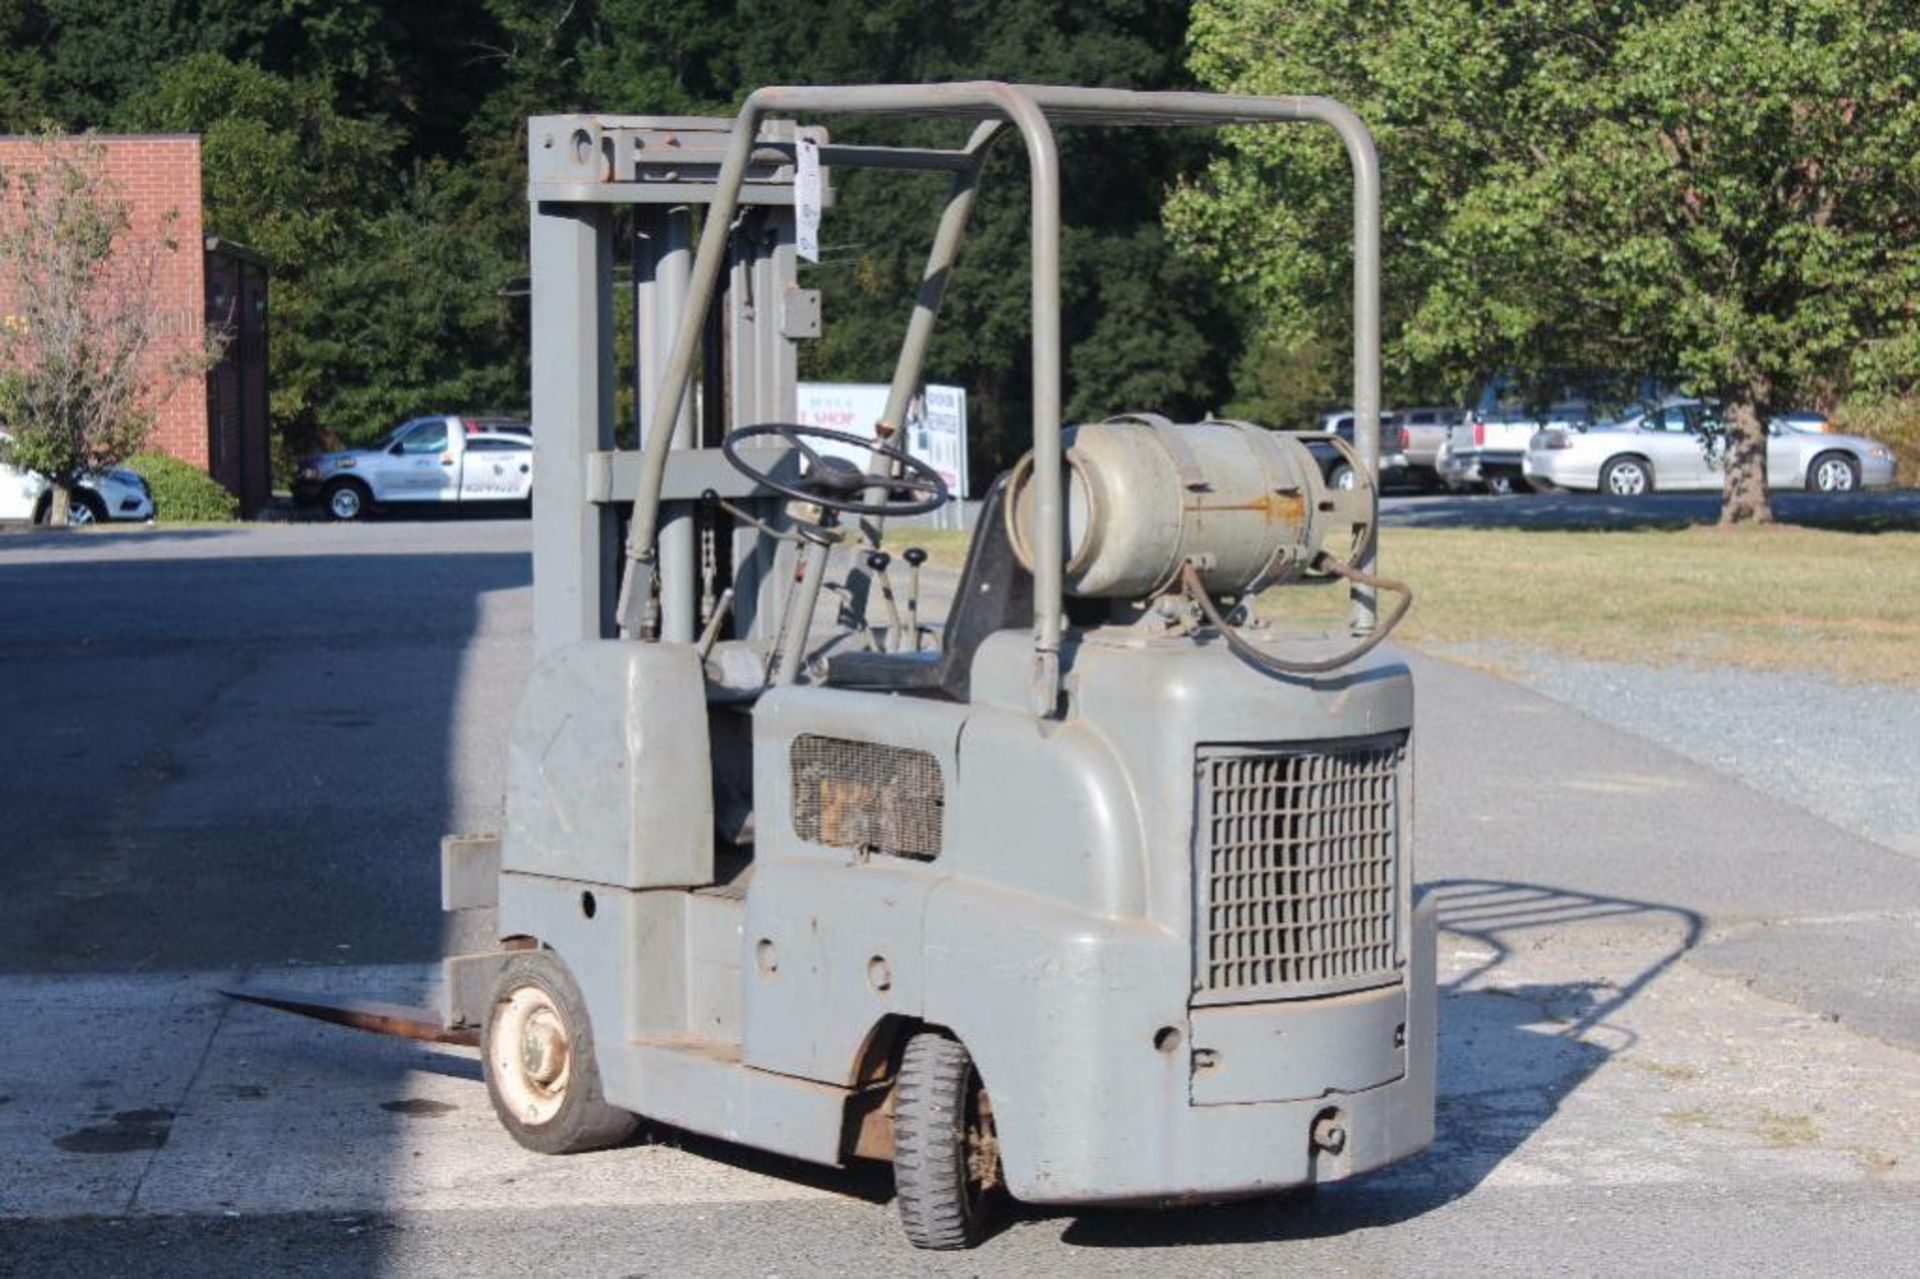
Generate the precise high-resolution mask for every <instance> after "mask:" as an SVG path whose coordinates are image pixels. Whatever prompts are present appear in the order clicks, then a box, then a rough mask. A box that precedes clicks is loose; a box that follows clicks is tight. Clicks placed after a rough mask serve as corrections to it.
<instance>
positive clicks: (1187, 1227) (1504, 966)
mask: <svg viewBox="0 0 1920 1279" xmlns="http://www.w3.org/2000/svg"><path fill="white" fill-rule="evenodd" d="M1422 893H1423V895H1424V896H1428V897H1431V898H1432V899H1434V900H1435V901H1436V904H1437V906H1438V908H1439V917H1440V928H1441V931H1442V933H1443V934H1444V936H1443V938H1442V941H1441V956H1442V962H1441V984H1440V1066H1439V1101H1438V1106H1437V1109H1436V1115H1435V1128H1436V1131H1435V1136H1434V1142H1433V1145H1432V1146H1430V1147H1429V1148H1428V1149H1427V1150H1426V1151H1424V1152H1422V1153H1421V1154H1420V1155H1418V1156H1417V1157H1415V1158H1413V1159H1410V1160H1408V1161H1406V1162H1405V1163H1402V1164H1397V1165H1394V1166H1393V1167H1391V1168H1386V1169H1383V1170H1381V1171H1380V1172H1378V1173H1374V1174H1371V1175H1368V1176H1363V1177H1358V1178H1355V1179H1354V1180H1353V1181H1351V1182H1337V1183H1332V1184H1330V1185H1328V1186H1327V1187H1326V1188H1324V1189H1322V1190H1319V1191H1317V1192H1316V1191H1314V1190H1312V1189H1307V1190H1303V1191H1296V1192H1294V1193H1292V1194H1290V1195H1288V1196H1285V1197H1283V1198H1279V1199H1274V1198H1268V1199H1261V1200H1246V1201H1242V1202H1238V1203H1230V1204H1213V1205H1205V1206H1195V1207H1186V1208H1175V1209H1169V1210H1167V1211H1164V1212H1158V1213H1143V1212H1138V1211H1107V1210H1099V1211H1089V1212H1081V1213H1077V1214H1073V1215H1072V1217H1071V1219H1070V1220H1069V1221H1068V1222H1067V1224H1066V1227H1065V1230H1064V1231H1063V1233H1062V1235H1061V1238H1062V1241H1063V1242H1065V1243H1068V1244H1074V1245H1079V1246H1083V1247H1092V1248H1137V1247H1178V1246H1183V1245H1192V1244H1221V1243H1271V1242H1280V1241H1284V1240H1289V1239H1314V1238H1329V1237H1336V1236H1339V1235H1343V1234H1347V1233H1349V1232H1350V1231H1355V1230H1363V1229H1370V1228H1374V1227H1379V1226H1385V1225H1392V1224H1394V1223H1396V1222H1400V1221H1405V1220H1407V1219H1409V1218H1413V1217H1417V1216H1420V1215H1421V1214H1423V1213H1427V1212H1430V1211H1432V1210H1434V1209H1436V1208H1439V1207H1441V1206H1443V1205H1445V1204H1447V1203H1450V1202H1452V1201H1453V1200H1455V1199H1459V1198H1461V1197H1463V1196H1465V1195H1467V1194H1468V1193H1470V1192H1471V1191H1473V1190H1474V1189H1475V1188H1476V1187H1477V1186H1479V1185H1480V1183H1481V1182H1482V1181H1484V1180H1486V1178H1487V1177H1488V1176H1489V1175H1490V1174H1492V1173H1493V1171H1494V1170H1495V1169H1497V1168H1498V1167H1499V1166H1500V1165H1501V1164H1502V1163H1504V1162H1505V1161H1506V1160H1507V1158H1508V1157H1509V1156H1511V1155H1512V1154H1513V1152H1514V1151H1516V1150H1517V1149H1519V1147H1520V1146H1521V1145H1522V1144H1523V1143H1525V1142H1526V1141H1527V1139H1528V1138H1529V1137H1531V1136H1532V1135H1533V1134H1534V1133H1535V1132H1537V1131H1538V1130H1539V1129H1540V1128H1541V1127H1543V1126H1544V1125H1545V1124H1547V1123H1548V1122H1549V1121H1550V1120H1551V1119H1552V1118H1553V1116H1554V1115H1555V1114H1556V1113H1557V1112H1558V1111H1559V1109H1560V1104H1561V1102H1562V1101H1563V1100H1564V1099H1565V1098H1567V1097H1568V1096H1570V1095H1571V1094H1572V1093H1573V1092H1574V1090H1576V1089H1577V1088H1579V1087H1580V1086H1581V1085H1582V1084H1583V1083H1585V1082H1586V1080H1587V1079H1588V1078H1590V1077H1591V1076H1592V1075H1593V1073H1594V1072H1595V1071H1596V1070H1598V1069H1599V1068H1600V1067H1601V1066H1602V1065H1604V1064H1605V1063H1606V1062H1607V1061H1608V1060H1609V1059H1611V1058H1612V1057H1613V1056H1615V1055H1616V1054H1618V1053H1621V1052H1624V1051H1627V1050H1629V1049H1631V1048H1632V1047H1634V1045H1635V1044H1636V1043H1637V1042H1638V1037H1637V1035H1635V1034H1634V1033H1633V1032H1632V1031H1630V1030H1628V1029H1626V1028H1625V1027H1622V1026H1620V1025H1618V1024H1617V1023H1615V1022H1614V1021H1613V1020H1612V1019H1613V1018H1614V1017H1615V1015H1616V1014H1617V1013H1619V1011H1620V1010H1621V1009H1622V1008H1624V1007H1625V1006H1626V1005H1627V1004H1629V1003H1631V1002H1632V1001H1633V1000H1634V999H1636V998H1638V997H1639V995H1640V994H1641V993H1642V992H1643V991H1645V990H1646V989H1647V987H1648V986H1650V985H1651V984H1652V983H1653V982H1655V981H1656V980H1658V979H1659V978H1660V976H1661V975H1662V974H1664V973H1666V972H1667V971H1668V970H1669V969H1670V968H1672V967H1673V965H1674V964H1675V963H1677V962H1679V960H1680V958H1681V956H1683V955H1685V954H1686V952H1687V951H1689V950H1691V949H1693V947H1694V946H1695V945H1696V944H1698V942H1699V940H1700V937H1701V933H1702V930H1703V926H1704V925H1703V921H1702V920H1701V918H1700V916H1698V915H1696V914H1695V913H1694V912H1692V911H1690V910H1686V909H1683V908H1681V907H1678V906H1670V905H1665V904H1662V903H1657V902H1644V901H1634V900H1630V899H1626V898H1617V897H1605V896H1600V895H1597V894H1592V893H1583V892H1578V891H1574V890H1569V889H1562V888H1553V887H1549V886H1547V885H1542V884H1528V883H1518V882H1509V881H1495V880H1467V879H1449V880H1440V881H1437V882H1434V883H1430V884H1426V885H1423V886H1422ZM1576 929H1596V930H1599V929H1612V930H1621V931H1624V932H1627V933H1628V934H1630V937H1631V940H1629V941H1625V942H1619V941H1618V936H1617V934H1614V935H1613V936H1611V937H1610V942H1615V943H1617V944H1611V945H1609V947H1608V953H1610V954H1618V955H1622V956H1625V957H1627V959H1626V967H1625V968H1624V969H1623V970H1622V971H1618V972H1615V973H1611V974H1598V973H1595V974H1588V975H1583V976H1581V977H1579V978H1577V979H1575V980H1570V981H1558V982H1553V981H1549V982H1534V981H1524V980H1518V979H1514V980H1503V978H1505V977H1507V975H1508V972H1509V970H1510V966H1511V965H1512V964H1513V962H1514V960H1515V956H1516V955H1517V954H1519V953H1520V952H1522V951H1523V950H1526V951H1532V950H1536V949H1540V948H1542V947H1544V946H1546V945H1547V944H1549V943H1551V942H1552V941H1554V940H1557V939H1561V938H1562V937H1563V936H1564V934H1566V933H1567V932H1569V931H1571V930H1576ZM1449 961H1451V962H1449ZM1455 965H1458V966H1457V967H1456V966H1455ZM1060 1215H1061V1214H1060V1213H1059V1212H1058V1211H1050V1210H1040V1209H1036V1210H1032V1211H1030V1212H1028V1213H1026V1214H1025V1216H1026V1217H1027V1219H1028V1220H1029V1221H1032V1220H1037V1219H1046V1218H1055V1217H1058V1216H1060Z"/></svg>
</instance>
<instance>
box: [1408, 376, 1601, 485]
mask: <svg viewBox="0 0 1920 1279" xmlns="http://www.w3.org/2000/svg"><path fill="white" fill-rule="evenodd" d="M1593 418H1594V401H1593V399H1592V397H1591V396H1589V395H1588V394H1586V393H1584V392H1583V391H1582V390H1580V389H1579V388H1576V387H1569V388H1568V390H1567V391H1566V392H1565V393H1563V395H1562V396H1561V397H1560V398H1557V399H1555V400H1553V401H1551V402H1550V403H1549V404H1548V405H1547V407H1546V408H1545V409H1544V410H1542V409H1540V408H1538V407H1537V406H1531V405H1529V404H1528V403H1527V401H1526V399H1525V398H1524V397H1523V395H1522V393H1521V388H1520V387H1519V385H1518V384H1517V383H1515V382H1513V381H1511V380H1509V379H1506V378H1495V379H1493V380H1492V381H1490V382H1488V383H1487V385H1486V387H1485V388H1484V389H1483V390H1482V391H1481V393H1480V396H1479V399H1478V401H1477V402H1476V404H1475V406H1474V407H1473V408H1471V409H1469V410H1468V411H1467V412H1466V413H1465V414H1463V415H1462V416H1461V419H1460V421H1459V422H1457V423H1455V424H1454V425H1453V427H1452V428H1451V429H1450V431H1449V432H1448V437H1447V448H1446V453H1445V456H1444V458H1443V460H1442V464H1441V465H1442V470H1441V472H1440V476H1441V478H1442V479H1443V480H1444V481H1445V482H1446V484H1447V487H1448V488H1452V489H1482V490H1484V491H1486V492H1489V493H1513V492H1517V491H1519V490H1520V489H1521V488H1522V487H1524V473H1525V463H1526V458H1527V446H1528V444H1529V443H1530V442H1531V441H1532V439H1533V437H1534V435H1535V433H1536V432H1538V431H1540V430H1542V429H1544V428H1546V427H1550V426H1557V427H1580V426H1585V425H1587V424H1588V423H1589V422H1591V421H1592V420H1593Z"/></svg>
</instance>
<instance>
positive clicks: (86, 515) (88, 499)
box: [67, 489, 107, 528]
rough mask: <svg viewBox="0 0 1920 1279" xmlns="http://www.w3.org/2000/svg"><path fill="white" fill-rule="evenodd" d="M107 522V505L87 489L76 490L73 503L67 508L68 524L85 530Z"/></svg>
mask: <svg viewBox="0 0 1920 1279" xmlns="http://www.w3.org/2000/svg"><path fill="white" fill-rule="evenodd" d="M106 522H107V504H106V503H105V502H102V501H101V500H100V499H99V498H97V497H95V496H94V495H93V494H91V493H89V492H87V491H86V490H85V489H76V490H75V491H74V494H73V502H72V504H71V505H69V506H68V507H67V523H68V524H70V525H72V526H73V527H75V528H85V527H86V526H87V525H89V524H105V523H106Z"/></svg>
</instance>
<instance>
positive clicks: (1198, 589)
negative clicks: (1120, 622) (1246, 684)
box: [1180, 551, 1413, 675]
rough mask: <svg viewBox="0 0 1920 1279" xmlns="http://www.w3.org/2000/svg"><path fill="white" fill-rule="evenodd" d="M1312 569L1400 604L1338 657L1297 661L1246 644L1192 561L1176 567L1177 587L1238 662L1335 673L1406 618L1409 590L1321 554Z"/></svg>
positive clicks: (1270, 669) (1278, 671) (1282, 670)
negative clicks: (1387, 595)
mask: <svg viewBox="0 0 1920 1279" xmlns="http://www.w3.org/2000/svg"><path fill="white" fill-rule="evenodd" d="M1313 568H1314V569H1315V570H1316V571H1318V572H1322V573H1327V574H1330V575H1331V576H1334V577H1341V578H1345V579H1346V580H1347V581H1349V582H1354V583H1357V584H1358V585H1361V586H1371V587H1373V588H1374V589H1375V590H1377V591H1387V592H1389V593H1390V594H1393V595H1397V596H1399V597H1400V602H1399V603H1398V604H1396V605H1394V608H1393V611H1392V612H1390V613H1388V614H1387V616H1386V618H1385V619H1384V620H1383V621H1381V623H1380V624H1379V626H1378V628H1377V629H1375V630H1374V631H1373V633H1372V634H1370V635H1368V636H1366V637H1365V638H1364V639H1362V640H1361V641H1360V642H1359V643H1358V644H1355V645H1354V646H1353V647H1352V648H1350V649H1348V650H1347V651H1346V652H1344V653H1342V654H1340V655H1339V656H1338V657H1329V658H1324V659H1321V660H1319V661H1308V662H1300V661H1291V660H1289V659H1287V658H1284V657H1275V656H1274V655H1273V654H1271V653H1265V652H1262V651H1261V650H1260V649H1258V648H1255V647H1254V646H1253V645H1252V644H1249V643H1248V642H1247V641H1246V639H1245V638H1243V637H1242V636H1241V634H1240V632H1239V630H1237V629H1236V628H1235V627H1233V626H1232V625H1230V624H1229V623H1228V621H1227V619H1226V618H1225V617H1224V616H1222V615H1221V612H1220V607H1219V605H1217V604H1215V603H1214V602H1213V597H1212V596H1211V595H1208V594H1207V588H1206V586H1205V585H1204V584H1202V583H1201V581H1200V570H1199V568H1198V567H1197V566H1195V564H1194V562H1193V561H1192V560H1188V561H1187V562H1186V563H1184V564H1182V565H1181V566H1180V585H1181V588H1182V589H1183V590H1185V591H1186V594H1187V598H1188V599H1190V600H1192V601H1193V602H1194V604H1195V605H1196V606H1198V608H1199V609H1200V612H1201V613H1202V614H1204V615H1205V617H1206V619H1207V621H1209V622H1211V623H1212V624H1213V625H1214V627H1215V628H1216V629H1217V630H1218V631H1219V632H1220V634H1221V635H1222V636H1223V637H1224V638H1225V639H1226V641H1227V647H1228V648H1229V649H1231V650H1233V654H1234V656H1236V657H1238V658H1239V659H1240V660H1241V661H1243V662H1245V663H1247V664H1248V665H1249V666H1256V667H1258V668H1260V669H1261V670H1263V671H1266V672H1267V673H1268V674H1270V675H1324V674H1326V673H1327V672H1328V671H1337V670H1339V669H1340V668H1341V667H1342V666H1345V665H1346V664H1347V663H1349V662H1352V661H1356V660H1358V659H1359V658H1362V657H1365V656H1366V655H1367V654H1368V653H1370V652H1372V651H1373V650H1374V648H1375V647H1376V646H1377V645H1378V644H1379V643H1380V641H1382V640H1384V639H1386V638H1387V636H1389V635H1391V634H1393V628H1394V627H1396V626H1398V625H1400V620H1401V619H1402V618H1404V617H1405V616H1406V615H1407V610H1408V609H1410V608H1412V607H1413V589H1412V588H1411V587H1409V586H1408V585H1407V584H1406V583H1404V582H1397V581H1395V580H1394V579H1392V578H1390V577H1376V576H1374V575H1373V574H1371V573H1363V572H1361V571H1360V570H1359V569H1357V568H1354V567H1352V566H1351V565H1348V564H1343V563H1341V562H1340V561H1339V560H1337V559H1335V558H1334V557H1333V556H1331V555H1328V554H1327V553H1326V552H1325V551H1322V552H1321V553H1320V554H1319V555H1317V556H1315V557H1314V562H1313Z"/></svg>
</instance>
